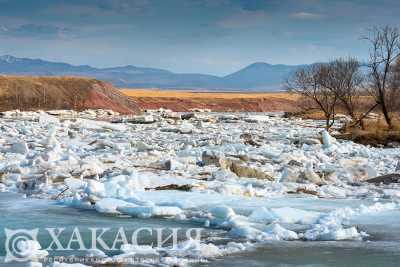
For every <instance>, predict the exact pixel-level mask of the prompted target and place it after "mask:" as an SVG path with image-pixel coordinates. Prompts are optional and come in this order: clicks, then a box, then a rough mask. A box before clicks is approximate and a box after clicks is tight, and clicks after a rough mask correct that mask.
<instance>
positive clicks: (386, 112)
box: [381, 103, 393, 129]
mask: <svg viewBox="0 0 400 267" xmlns="http://www.w3.org/2000/svg"><path fill="white" fill-rule="evenodd" d="M381 105H382V113H383V116H384V117H385V121H386V124H387V125H388V127H389V129H392V127H393V125H392V118H390V115H389V112H388V110H387V108H386V105H385V103H383V104H381Z"/></svg>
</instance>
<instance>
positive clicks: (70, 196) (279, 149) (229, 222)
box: [0, 111, 400, 267]
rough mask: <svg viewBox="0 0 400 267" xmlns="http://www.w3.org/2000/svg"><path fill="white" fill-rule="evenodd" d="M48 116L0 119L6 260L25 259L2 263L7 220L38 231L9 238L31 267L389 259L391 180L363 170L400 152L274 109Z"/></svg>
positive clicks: (394, 262)
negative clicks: (109, 117)
mask: <svg viewBox="0 0 400 267" xmlns="http://www.w3.org/2000/svg"><path fill="white" fill-rule="evenodd" d="M57 115H58V117H56V116H51V115H48V114H46V113H38V112H37V113H36V112H34V113H16V112H10V113H7V114H5V115H4V116H3V118H1V119H0V128H1V130H2V135H1V136H0V144H1V149H0V174H1V180H0V181H1V182H0V226H1V227H2V228H3V229H4V230H3V229H2V231H1V233H0V240H1V241H4V242H1V243H0V256H1V257H2V258H1V259H2V262H3V263H1V265H2V266H3V265H4V266H26V264H27V263H26V262H24V263H22V262H21V263H19V262H4V261H6V260H7V257H6V256H7V253H9V249H10V247H12V245H13V244H14V243H12V242H11V241H12V240H11V239H12V238H15V236H11V237H10V235H11V234H10V232H9V231H8V232H6V231H5V229H6V228H7V229H9V230H14V232H13V233H15V231H16V230H18V229H25V230H32V229H37V231H38V232H37V238H36V241H37V242H34V241H33V242H22V243H21V244H22V245H21V246H20V247H18V248H19V249H20V251H19V252H21V251H22V252H24V253H25V254H24V253H22V254H23V255H24V256H26V257H25V258H26V260H27V261H28V262H30V263H29V264H30V266H32V267H37V266H39V267H40V266H48V265H49V266H54V267H64V266H65V267H67V266H73V267H79V265H77V264H75V265H67V264H64V265H63V264H61V263H49V262H48V261H49V259H54V258H52V257H54V256H72V255H74V256H76V258H75V259H78V258H85V259H96V260H98V261H97V262H96V264H89V263H88V262H84V263H85V264H86V265H89V266H94V265H96V266H100V265H101V264H110V263H115V262H116V261H119V262H122V263H123V264H125V265H129V264H131V265H132V264H133V262H132V261H129V260H132V259H138V258H139V256H140V260H141V262H140V264H141V266H149V265H150V266H185V265H194V266H228V265H230V266H398V262H399V260H400V246H399V245H400V204H399V198H400V187H399V186H398V185H397V184H389V185H384V184H379V185H375V184H371V183H368V182H366V180H368V179H369V178H374V177H376V176H379V175H385V174H389V173H395V172H398V171H399V169H400V166H399V164H398V162H399V160H400V149H399V148H392V149H384V148H373V147H367V146H363V145H359V144H355V143H353V142H349V141H339V140H335V139H334V138H333V137H331V135H330V134H329V133H327V132H326V131H324V130H323V129H321V128H319V126H320V125H319V123H318V122H315V121H307V120H299V119H287V118H281V117H275V116H274V114H215V113H194V114H184V116H181V114H176V113H173V112H168V111H160V112H153V113H151V114H147V115H145V116H141V117H136V118H133V119H132V118H130V120H129V121H125V122H124V121H123V122H120V123H109V122H105V121H99V120H93V119H94V118H95V117H96V115H97V114H96V113H94V112H92V113H91V112H86V113H81V114H73V113H71V112H68V111H64V112H58V114H57ZM48 228H50V229H53V231H56V232H53V234H55V235H57V234H59V235H57V240H58V241H59V242H60V245H61V246H62V247H63V248H66V247H68V248H69V249H64V250H61V249H59V248H58V247H57V244H54V243H52V241H54V236H51V235H49V230H48ZM63 228H65V229H63ZM94 228H96V229H97V230H95V232H96V231H101V229H103V228H109V230H107V232H106V233H105V234H104V235H103V236H102V237H101V239H102V240H103V241H104V242H105V243H107V245H108V248H105V247H100V249H101V251H100V250H98V248H99V247H97V249H93V242H92V241H93V238H92V237H93V236H92V234H93V232H92V231H93V229H94ZM141 228H147V229H148V230H149V231H150V232H147V233H148V234H147V235H144V234H143V233H144V232H146V231H147V230H144V231H143V232H141V233H142V235H139V236H138V237H139V238H138V242H137V244H134V245H132V244H125V243H127V242H125V240H124V238H123V236H121V233H120V232H119V231H120V229H123V231H124V234H126V235H127V236H128V238H127V239H129V240H128V243H132V242H130V241H132V240H131V239H130V237H131V236H132V235H133V233H134V232H135V231H136V230H138V229H141ZM60 229H61V231H62V233H58V232H57V231H60ZM76 229H77V230H76ZM156 229H162V230H160V231H162V239H163V240H164V239H165V241H166V242H165V243H163V244H162V246H161V247H157V246H154V244H155V243H157V242H158V241H159V240H158V236H157V235H155V234H154V233H155V231H156ZM173 229H178V230H177V231H178V233H177V235H176V237H177V240H173V239H168V238H166V237H168V236H169V235H171V234H172V233H173V231H174V230H173ZM193 229H197V230H199V231H200V233H201V234H200V235H197V236H193V235H191V237H192V239H188V236H187V232H188V231H189V232H190V231H193ZM50 231H52V230H50ZM74 231H77V232H79V233H77V232H74ZM96 233H97V232H96ZM191 233H193V232H191ZM118 234H119V235H118ZM117 236H118V237H119V239H118V241H119V243H118V242H117V243H116V246H114V241H115V240H116V237H117ZM198 238H200V239H198ZM71 239H72V241H71ZM80 240H82V244H83V245H84V247H85V249H79V246H80V245H81V244H80V243H79V242H80ZM95 241H96V239H95ZM97 241H98V240H97ZM175 241H176V242H175ZM69 243H71V245H70V244H69ZM95 243H96V242H95ZM51 244H53V246H52V247H51V246H50V249H49V248H48V247H49V245H51ZM96 244H97V245H99V244H98V243H96ZM122 244H123V246H121V245H122ZM39 245H40V246H39ZM100 245H101V244H100ZM111 247H112V248H111ZM8 256H9V255H8ZM57 260H59V258H58V259H57Z"/></svg>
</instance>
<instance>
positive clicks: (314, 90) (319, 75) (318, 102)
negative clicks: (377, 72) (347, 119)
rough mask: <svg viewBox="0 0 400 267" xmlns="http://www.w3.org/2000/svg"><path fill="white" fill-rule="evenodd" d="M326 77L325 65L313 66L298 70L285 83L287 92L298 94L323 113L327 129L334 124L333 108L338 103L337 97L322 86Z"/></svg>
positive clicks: (327, 72)
mask: <svg viewBox="0 0 400 267" xmlns="http://www.w3.org/2000/svg"><path fill="white" fill-rule="evenodd" d="M328 75H329V66H328V65H327V64H313V65H311V66H309V67H304V68H300V69H299V70H297V71H296V72H295V73H293V75H291V76H290V77H289V79H288V80H287V82H286V88H287V90H288V91H290V92H295V93H298V94H300V95H301V96H303V97H304V98H305V99H306V100H308V101H310V102H311V103H312V105H315V106H316V107H317V108H318V109H319V110H321V111H322V112H323V114H324V117H325V122H326V124H325V126H326V128H327V129H329V128H330V127H332V125H333V124H334V123H335V112H336V111H335V108H336V104H337V102H338V97H337V95H336V94H334V93H332V90H330V89H329V88H327V87H325V86H324V81H325V80H326V79H327V76H328Z"/></svg>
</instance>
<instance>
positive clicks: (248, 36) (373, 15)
mask: <svg viewBox="0 0 400 267" xmlns="http://www.w3.org/2000/svg"><path fill="white" fill-rule="evenodd" d="M399 17H400V1H399V0H375V1H374V0H354V1H345V0H338V1H334V0H264V1H258V0H186V1H184V0H65V1H61V0H35V1H34V0H0V41H1V42H0V54H11V55H15V56H20V57H32V58H42V59H47V60H53V61H64V62H68V63H72V64H89V65H93V66H99V67H105V66H117V65H128V64H132V65H137V66H147V67H159V68H165V69H169V70H171V71H175V72H199V73H209V74H216V75H225V74H228V73H230V72H232V71H235V70H238V69H239V68H242V67H244V66H246V65H248V64H251V63H253V62H258V61H263V62H268V63H272V64H280V63H282V64H303V63H312V62H316V61H326V60H329V59H332V58H335V57H338V56H347V55H354V56H357V57H359V58H360V59H364V58H366V56H367V53H368V47H367V45H366V43H365V41H363V40H361V37H362V36H364V35H366V34H367V31H368V29H369V28H372V27H373V26H381V25H385V24H391V25H394V26H400V25H399V23H400V20H399V19H398V18H399Z"/></svg>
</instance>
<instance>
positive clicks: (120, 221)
mask: <svg viewBox="0 0 400 267" xmlns="http://www.w3.org/2000/svg"><path fill="white" fill-rule="evenodd" d="M314 201H316V200H314ZM288 202H292V206H302V207H303V208H304V206H306V205H308V204H309V203H308V204H307V203H306V201H304V200H302V201H300V200H299V201H297V202H296V201H293V200H292V201H288ZM337 202H338V206H343V205H345V204H344V203H346V201H344V203H341V202H340V201H337ZM269 204H270V205H272V206H279V205H278V202H277V201H275V202H274V201H272V202H271V203H269ZM282 204H283V205H287V204H288V203H285V201H282ZM346 204H349V203H346ZM357 204H359V203H357ZM332 205H334V201H333V202H332V201H326V202H323V201H322V202H321V203H319V205H318V204H317V203H314V206H315V207H317V209H320V210H321V209H323V208H324V207H325V208H327V207H331V206H332ZM0 214H1V215H0V225H1V227H2V228H9V229H34V228H39V229H40V231H39V237H38V239H39V240H40V241H41V244H49V242H50V238H49V236H48V235H46V234H45V233H44V232H43V231H42V230H43V229H45V228H49V227H50V228H57V227H65V228H67V230H65V231H66V233H69V234H66V235H60V241H61V243H63V244H64V245H65V244H66V243H68V239H69V238H70V233H71V231H72V229H73V228H74V227H78V228H79V229H80V233H81V234H82V237H83V240H84V242H85V244H86V243H87V242H90V240H89V239H90V230H89V228H91V227H98V228H103V227H108V228H112V229H114V230H115V231H114V232H113V231H111V232H110V233H109V234H108V235H105V236H104V240H105V241H106V242H110V241H112V239H113V238H114V237H115V234H116V229H118V228H119V227H123V228H124V230H125V231H126V232H132V231H134V230H135V229H138V228H140V227H149V228H152V229H155V228H161V227H163V228H180V229H188V228H192V227H199V225H196V224H194V223H189V222H184V221H183V222H179V221H173V220H165V219H132V218H129V217H116V216H105V215H101V214H99V213H96V212H94V211H88V210H78V209H73V208H68V207H64V206H60V205H58V204H56V203H55V202H54V201H48V200H43V199H26V198H22V197H21V195H17V194H12V193H1V194H0ZM350 223H351V224H352V225H357V227H358V228H359V229H361V230H363V231H366V232H368V234H370V237H368V239H367V241H325V242H321V241H318V242H311V241H308V242H302V241H275V242H265V243H262V244H258V245H256V246H255V247H254V248H253V249H251V250H250V251H246V252H244V253H238V254H232V255H228V256H225V257H220V258H216V259H213V260H211V261H210V262H208V263H202V264H197V265H198V266H221V267H223V266H232V263H234V265H235V266H282V267H283V266H332V267H334V266H335V267H337V266H348V267H354V266H360V267H361V266H399V262H400V212H399V211H390V212H382V213H379V214H378V215H373V216H372V215H365V216H358V217H356V218H354V219H352V220H351V222H350ZM219 234H220V231H218V230H210V229H207V232H205V235H207V236H213V235H214V236H215V235H219ZM181 237H182V236H181ZM182 238H183V237H182ZM0 240H1V241H2V242H0V253H1V254H0V255H1V256H4V255H5V241H6V236H5V232H4V231H1V232H0ZM140 242H141V243H142V244H151V243H152V242H155V237H154V236H149V235H148V236H147V237H146V236H143V238H141V239H140ZM57 253H58V254H57ZM57 253H55V252H50V255H64V256H66V255H71V254H74V255H79V252H77V251H64V252H62V253H60V252H57ZM113 253H114V252H111V254H113ZM115 253H116V252H115ZM108 254H110V253H108ZM0 266H10V267H11V266H12V267H14V266H25V265H24V264H23V263H1V264H0Z"/></svg>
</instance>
